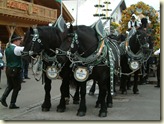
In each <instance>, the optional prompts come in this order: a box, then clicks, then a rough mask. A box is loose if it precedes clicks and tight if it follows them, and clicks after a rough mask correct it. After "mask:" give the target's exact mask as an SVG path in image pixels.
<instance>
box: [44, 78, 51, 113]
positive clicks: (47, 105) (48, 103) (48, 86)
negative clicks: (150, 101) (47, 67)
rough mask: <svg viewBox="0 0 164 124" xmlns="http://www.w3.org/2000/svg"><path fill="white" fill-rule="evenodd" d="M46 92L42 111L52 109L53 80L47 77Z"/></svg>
mask: <svg viewBox="0 0 164 124" xmlns="http://www.w3.org/2000/svg"><path fill="white" fill-rule="evenodd" d="M44 90H45V97H44V102H43V104H42V111H49V110H50V108H51V94H50V91H51V80H50V79H48V78H47V76H45V85H44Z"/></svg>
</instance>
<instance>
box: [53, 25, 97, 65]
mask: <svg viewBox="0 0 164 124" xmlns="http://www.w3.org/2000/svg"><path fill="white" fill-rule="evenodd" d="M97 46H98V39H97V37H96V32H95V30H94V29H92V28H91V27H89V26H84V25H80V26H72V25H71V26H70V28H69V30H68V33H67V37H66V38H65V40H64V42H63V43H62V44H61V46H60V48H59V49H57V50H56V52H57V54H58V57H57V59H58V61H59V62H60V63H65V62H66V61H67V59H68V58H69V59H70V61H75V60H72V59H76V58H75V57H74V56H75V55H77V54H78V55H80V56H81V57H87V56H89V55H90V54H92V53H93V52H94V51H95V49H96V48H97ZM63 55H64V56H63Z"/></svg>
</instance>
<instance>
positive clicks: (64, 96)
mask: <svg viewBox="0 0 164 124" xmlns="http://www.w3.org/2000/svg"><path fill="white" fill-rule="evenodd" d="M60 92H61V98H60V102H59V105H58V106H57V112H64V111H65V109H66V104H67V103H68V102H67V100H68V99H69V80H68V79H67V78H63V81H62V84H61V86H60Z"/></svg>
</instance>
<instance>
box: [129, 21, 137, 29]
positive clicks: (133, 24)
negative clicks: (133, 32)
mask: <svg viewBox="0 0 164 124" xmlns="http://www.w3.org/2000/svg"><path fill="white" fill-rule="evenodd" d="M135 22H136V23H137V27H139V23H138V22H137V21H134V22H133V21H132V20H130V21H129V22H128V29H129V28H131V26H133V27H135ZM131 23H132V25H131Z"/></svg>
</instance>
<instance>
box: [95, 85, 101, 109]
mask: <svg viewBox="0 0 164 124" xmlns="http://www.w3.org/2000/svg"><path fill="white" fill-rule="evenodd" d="M98 87H100V86H99V84H98ZM99 91H100V89H99ZM100 97H101V96H100V93H99V94H98V98H97V101H96V105H95V108H101V98H100Z"/></svg>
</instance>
